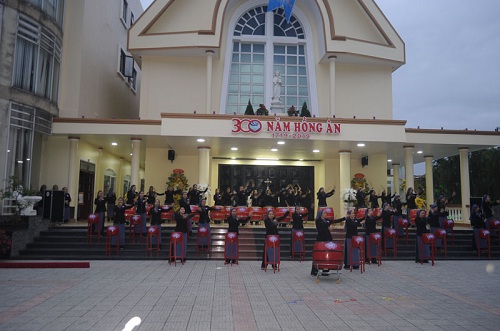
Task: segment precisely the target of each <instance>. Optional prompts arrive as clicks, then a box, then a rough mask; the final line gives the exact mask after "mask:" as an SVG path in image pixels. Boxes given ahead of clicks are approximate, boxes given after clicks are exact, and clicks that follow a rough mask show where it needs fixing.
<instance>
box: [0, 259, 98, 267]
mask: <svg viewBox="0 0 500 331" xmlns="http://www.w3.org/2000/svg"><path fill="white" fill-rule="evenodd" d="M0 268H26V269H32V268H54V269H57V268H90V262H54V261H52V262H40V261H37V262H28V261H26V262H19V261H15V262H14V261H13V262H0Z"/></svg>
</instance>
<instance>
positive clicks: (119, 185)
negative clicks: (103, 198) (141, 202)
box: [115, 157, 125, 197]
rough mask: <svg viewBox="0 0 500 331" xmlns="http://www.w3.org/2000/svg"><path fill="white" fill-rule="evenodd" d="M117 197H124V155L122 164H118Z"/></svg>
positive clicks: (121, 159)
mask: <svg viewBox="0 0 500 331" xmlns="http://www.w3.org/2000/svg"><path fill="white" fill-rule="evenodd" d="M116 180H117V181H118V182H117V183H116V192H115V193H116V197H123V196H124V195H125V192H122V190H123V157H121V158H120V165H119V166H118V178H117V179H116Z"/></svg>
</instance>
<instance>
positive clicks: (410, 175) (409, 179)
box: [403, 146, 415, 194]
mask: <svg viewBox="0 0 500 331" xmlns="http://www.w3.org/2000/svg"><path fill="white" fill-rule="evenodd" d="M403 148H404V150H405V177H406V190H405V191H407V190H408V188H410V187H412V188H413V189H415V178H414V177H415V176H414V172H413V149H414V146H403ZM403 193H404V194H406V192H403Z"/></svg>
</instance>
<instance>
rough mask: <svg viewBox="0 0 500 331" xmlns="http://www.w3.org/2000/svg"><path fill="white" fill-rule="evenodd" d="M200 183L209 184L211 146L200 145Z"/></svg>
mask: <svg viewBox="0 0 500 331" xmlns="http://www.w3.org/2000/svg"><path fill="white" fill-rule="evenodd" d="M198 162H199V169H198V184H200V185H202V186H206V185H208V182H209V178H210V148H209V147H198Z"/></svg>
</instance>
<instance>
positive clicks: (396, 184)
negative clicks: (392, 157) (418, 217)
mask: <svg viewBox="0 0 500 331" xmlns="http://www.w3.org/2000/svg"><path fill="white" fill-rule="evenodd" d="M392 173H393V178H394V183H393V185H394V189H393V190H392V194H400V193H399V163H393V164H392Z"/></svg>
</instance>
